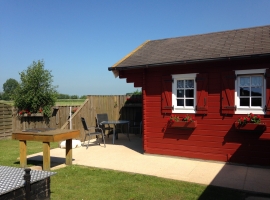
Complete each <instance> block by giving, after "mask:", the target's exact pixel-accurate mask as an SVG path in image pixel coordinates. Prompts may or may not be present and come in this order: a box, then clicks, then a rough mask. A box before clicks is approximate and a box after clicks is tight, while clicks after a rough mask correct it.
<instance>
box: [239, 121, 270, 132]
mask: <svg viewBox="0 0 270 200" xmlns="http://www.w3.org/2000/svg"><path fill="white" fill-rule="evenodd" d="M234 126H235V128H236V130H242V131H264V130H265V129H266V124H264V123H259V124H255V123H246V124H244V125H241V124H239V122H235V123H234Z"/></svg>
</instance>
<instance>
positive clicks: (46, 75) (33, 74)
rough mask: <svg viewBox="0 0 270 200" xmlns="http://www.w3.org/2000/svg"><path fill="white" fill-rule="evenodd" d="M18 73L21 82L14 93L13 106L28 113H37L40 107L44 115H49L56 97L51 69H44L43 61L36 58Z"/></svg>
mask: <svg viewBox="0 0 270 200" xmlns="http://www.w3.org/2000/svg"><path fill="white" fill-rule="evenodd" d="M19 74H20V78H21V83H20V84H19V86H18V87H17V88H16V90H15V93H14V106H15V107H17V108H18V109H19V110H27V111H29V112H30V113H37V112H38V111H39V110H40V109H42V111H43V114H44V116H47V117H49V116H50V115H51V107H52V106H54V105H55V102H56V99H57V91H56V86H53V85H52V82H53V79H52V77H53V76H52V75H51V71H48V70H46V69H44V62H43V61H40V60H38V61H37V62H35V61H33V63H32V65H30V66H29V67H28V68H27V70H26V71H23V72H21V73H19Z"/></svg>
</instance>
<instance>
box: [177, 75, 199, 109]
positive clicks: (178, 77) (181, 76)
mask: <svg viewBox="0 0 270 200" xmlns="http://www.w3.org/2000/svg"><path fill="white" fill-rule="evenodd" d="M196 75H197V74H195V73H194V74H173V75H172V79H173V83H172V106H173V110H172V113H196V111H195V108H196V104H197V98H196V95H197V84H196ZM187 79H193V80H194V106H190V107H186V108H183V107H177V106H176V105H177V101H176V97H177V95H176V94H177V80H187Z"/></svg>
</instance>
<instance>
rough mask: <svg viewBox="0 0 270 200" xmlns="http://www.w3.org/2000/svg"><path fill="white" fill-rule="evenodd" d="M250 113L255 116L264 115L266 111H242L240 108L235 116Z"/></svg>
mask: <svg viewBox="0 0 270 200" xmlns="http://www.w3.org/2000/svg"><path fill="white" fill-rule="evenodd" d="M249 113H253V114H257V115H264V114H265V113H264V111H263V110H262V109H244V108H243V109H241V108H238V109H237V110H236V111H235V114H249Z"/></svg>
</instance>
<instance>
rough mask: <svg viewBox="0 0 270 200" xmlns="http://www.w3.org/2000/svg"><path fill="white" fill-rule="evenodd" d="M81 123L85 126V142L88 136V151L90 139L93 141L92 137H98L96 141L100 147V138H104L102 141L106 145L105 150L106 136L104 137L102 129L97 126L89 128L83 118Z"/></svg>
mask: <svg viewBox="0 0 270 200" xmlns="http://www.w3.org/2000/svg"><path fill="white" fill-rule="evenodd" d="M81 121H82V125H83V128H84V132H85V137H84V142H85V139H86V137H87V136H88V144H87V146H86V149H88V146H89V143H90V139H92V138H91V136H93V135H94V136H96V140H97V141H98V144H99V145H100V142H99V139H100V136H101V137H102V140H103V143H104V148H105V147H106V144H105V136H104V132H103V130H102V128H100V127H97V126H91V127H88V126H87V124H86V122H85V119H84V118H83V117H81ZM91 130H93V131H91Z"/></svg>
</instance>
